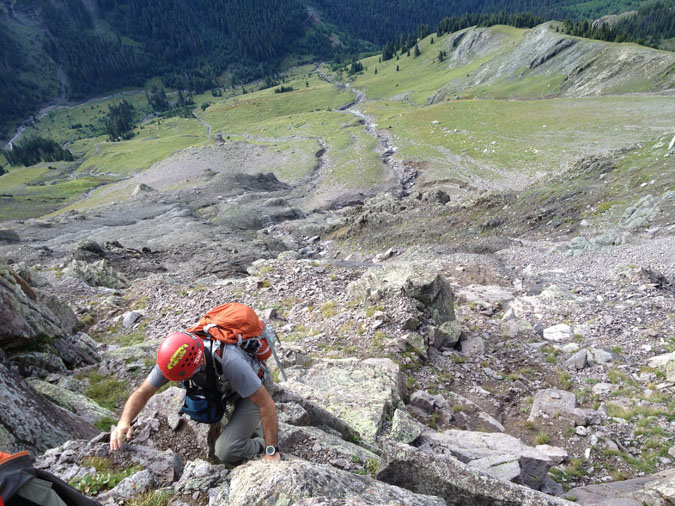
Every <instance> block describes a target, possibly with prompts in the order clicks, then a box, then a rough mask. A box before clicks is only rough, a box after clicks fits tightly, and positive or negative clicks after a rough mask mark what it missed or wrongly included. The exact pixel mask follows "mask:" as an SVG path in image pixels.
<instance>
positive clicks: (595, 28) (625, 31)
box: [564, 1, 675, 47]
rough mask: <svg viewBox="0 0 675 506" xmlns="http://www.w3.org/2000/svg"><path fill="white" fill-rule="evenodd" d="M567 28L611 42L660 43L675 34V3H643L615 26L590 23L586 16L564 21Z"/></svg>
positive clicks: (581, 34)
mask: <svg viewBox="0 0 675 506" xmlns="http://www.w3.org/2000/svg"><path fill="white" fill-rule="evenodd" d="M564 31H565V32H566V33H568V34H570V35H576V36H578V37H586V38H589V39H597V40H604V41H609V42H635V43H637V44H642V45H644V46H651V47H659V45H660V44H661V42H662V41H663V40H664V39H671V38H673V37H675V5H672V4H667V3H666V2H663V1H658V2H654V3H650V4H647V5H644V6H642V7H640V9H638V11H637V13H636V14H635V15H633V16H625V17H623V18H622V19H620V20H619V21H617V22H616V24H614V25H613V26H610V25H609V24H608V23H602V24H591V23H590V22H589V21H588V20H586V19H584V20H582V21H579V22H576V23H575V22H573V21H572V20H571V19H566V20H565V21H564Z"/></svg>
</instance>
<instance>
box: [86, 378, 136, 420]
mask: <svg viewBox="0 0 675 506" xmlns="http://www.w3.org/2000/svg"><path fill="white" fill-rule="evenodd" d="M78 379H87V380H89V385H88V386H87V388H86V389H85V392H84V393H85V395H86V396H87V397H89V398H90V399H92V400H93V401H95V402H96V403H98V404H99V405H100V406H102V407H104V408H107V409H110V410H113V411H114V410H115V409H116V408H117V405H118V404H119V403H120V402H121V401H122V400H124V399H126V398H127V397H128V396H129V393H130V392H129V385H128V384H127V383H126V382H125V381H120V380H118V379H116V378H115V377H113V376H102V375H100V374H99V373H98V372H97V371H89V372H87V373H86V374H82V375H79V376H78Z"/></svg>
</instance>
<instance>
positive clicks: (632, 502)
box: [567, 469, 675, 506]
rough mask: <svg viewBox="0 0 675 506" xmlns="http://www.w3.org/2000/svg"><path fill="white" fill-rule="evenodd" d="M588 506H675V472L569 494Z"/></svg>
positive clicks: (603, 484)
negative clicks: (674, 505)
mask: <svg viewBox="0 0 675 506" xmlns="http://www.w3.org/2000/svg"><path fill="white" fill-rule="evenodd" d="M567 495H568V496H570V497H574V498H575V501H576V503H577V504H583V505H587V506H643V505H644V504H649V505H650V506H672V505H673V504H675V469H669V470H668V471H663V472H660V473H657V474H652V475H649V476H642V477H641V478H635V479H633V480H626V481H617V482H612V483H602V484H598V485H589V486H587V487H579V488H573V489H572V490H570V491H569V492H568V494H567Z"/></svg>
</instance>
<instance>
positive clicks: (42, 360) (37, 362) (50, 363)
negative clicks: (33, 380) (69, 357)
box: [12, 351, 66, 378]
mask: <svg viewBox="0 0 675 506" xmlns="http://www.w3.org/2000/svg"><path fill="white" fill-rule="evenodd" d="M12 362H14V363H15V364H16V365H18V366H19V370H20V371H21V374H22V375H23V376H26V377H28V376H37V377H39V378H44V377H45V376H47V375H48V374H49V373H64V372H66V364H64V363H63V360H61V357H59V356H57V355H54V354H52V353H44V352H39V351H28V352H26V353H17V354H16V355H12Z"/></svg>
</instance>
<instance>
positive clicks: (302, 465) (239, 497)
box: [229, 460, 445, 506]
mask: <svg viewBox="0 0 675 506" xmlns="http://www.w3.org/2000/svg"><path fill="white" fill-rule="evenodd" d="M231 476H232V478H231V482H230V495H229V506H249V505H251V504H276V505H282V504H295V503H296V502H297V501H300V500H304V501H307V500H308V499H311V498H326V497H331V498H338V497H339V498H340V499H342V500H346V501H358V502H355V503H352V504H364V505H375V504H405V505H406V506H444V505H445V502H444V501H443V500H442V499H441V498H439V497H431V496H425V495H420V494H415V493H413V492H410V491H409V490H405V489H403V488H399V487H396V486H391V485H388V484H386V483H382V482H380V481H376V480H373V479H372V478H368V477H365V476H358V475H355V474H352V473H349V472H346V471H342V470H340V469H335V468H334V467H331V466H327V465H323V464H315V463H313V462H306V461H304V460H292V461H282V462H265V461H254V462H250V463H249V464H246V465H243V466H239V467H237V468H236V469H234V470H233V471H232V475H231ZM320 504H323V503H320Z"/></svg>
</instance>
